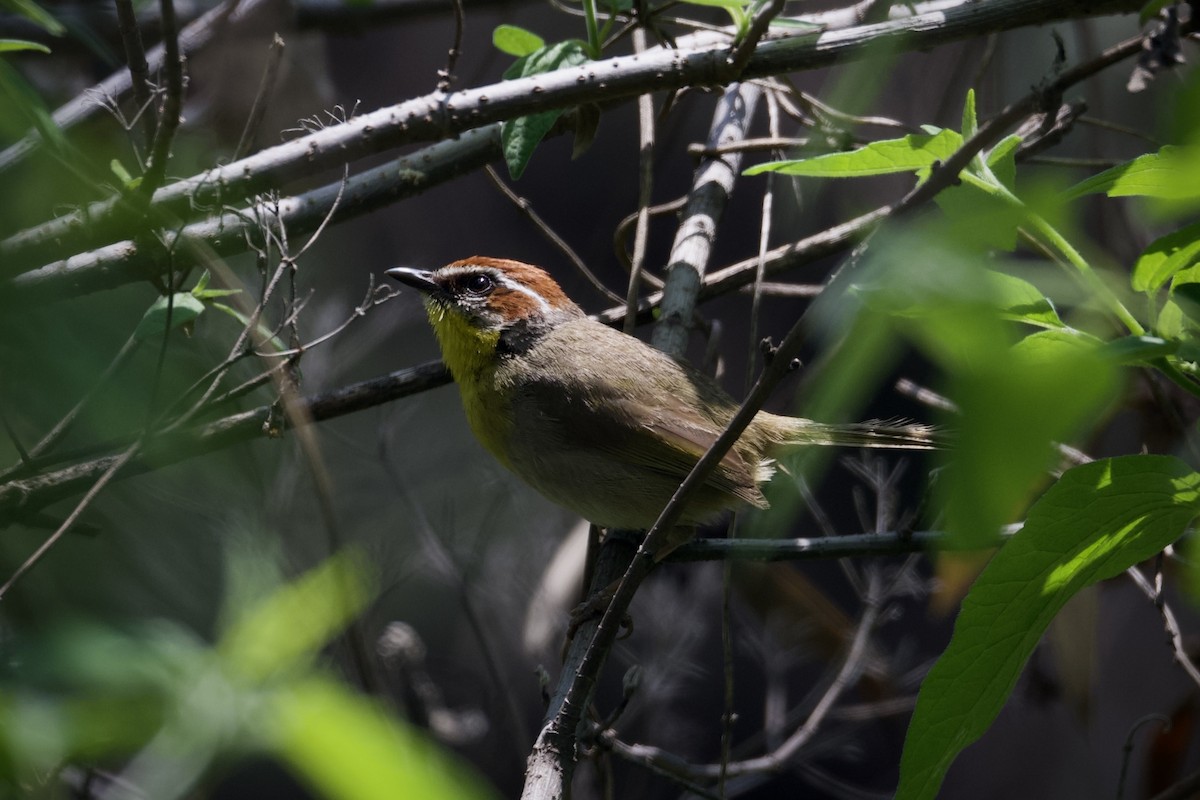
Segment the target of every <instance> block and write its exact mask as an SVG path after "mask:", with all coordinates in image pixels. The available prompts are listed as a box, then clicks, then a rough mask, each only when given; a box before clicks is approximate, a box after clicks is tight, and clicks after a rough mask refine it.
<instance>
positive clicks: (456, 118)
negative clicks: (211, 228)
mask: <svg viewBox="0 0 1200 800" xmlns="http://www.w3.org/2000/svg"><path fill="white" fill-rule="evenodd" d="M1138 6H1139V3H1138V2H1137V0H1101V1H1099V2H1094V3H1088V4H1080V3H1079V2H1077V0H980V1H975V0H972V1H971V2H968V0H961V2H953V3H950V4H947V3H946V2H941V3H930V4H928V5H927V6H926V7H927V8H931V9H936V10H928V11H926V12H924V13H918V14H914V15H912V16H908V17H904V18H900V19H893V20H890V21H887V22H882V23H877V24H872V25H859V26H856V27H853V28H847V29H844V30H831V31H826V32H825V33H823V34H821V35H820V36H819V37H815V38H814V37H811V36H787V37H783V38H775V39H768V40H765V41H763V42H761V43H760V44H759V46H758V47H757V49H756V50H755V51H754V53H753V55H752V56H751V57H750V59H749V61H748V62H747V63H746V67H745V69H744V70H743V72H742V77H743V78H744V79H750V78H755V77H763V76H767V75H776V74H781V73H785V72H790V71H794V70H803V69H812V68H815V67H820V66H826V65H828V64H831V63H833V62H835V61H844V60H846V59H850V58H856V57H861V56H863V55H866V54H867V53H870V52H875V48H877V46H879V45H881V44H882V45H886V46H888V47H892V48H895V49H897V50H916V49H925V48H928V47H932V46H935V45H939V44H945V43H948V42H952V41H957V40H959V39H963V38H966V37H969V36H972V35H974V34H977V33H980V32H982V31H988V32H992V31H1000V30H1008V29H1011V28H1014V27H1020V26H1023V25H1031V24H1039V23H1043V22H1050V21H1055V20H1060V19H1067V18H1074V17H1082V16H1095V15H1100V14H1110V13H1117V12H1122V11H1131V10H1136V9H1137V7H1138ZM728 53H729V50H728V46H727V45H726V44H725V42H724V41H717V42H709V43H706V44H697V45H696V46H694V47H692V48H690V49H679V50H674V49H666V48H655V49H651V50H648V51H647V52H646V53H642V54H640V55H633V56H621V57H617V58H611V59H607V60H604V61H597V62H589V63H587V64H584V65H581V66H579V67H572V68H569V69H564V70H558V71H556V72H551V73H546V74H543V75H536V76H530V77H527V78H522V79H519V80H512V81H505V82H503V83H498V84H492V85H490V86H483V87H479V88H476V89H468V90H464V91H461V92H457V93H455V94H453V95H450V96H449V97H447V96H446V95H444V94H442V93H440V92H434V93H433V94H430V95H426V96H424V97H419V98H415V99H412V100H408V101H405V102H403V103H399V104H397V105H394V106H387V107H384V108H381V109H378V110H376V111H373V112H370V113H367V114H364V115H362V116H359V117H356V118H355V119H353V120H350V121H349V122H346V123H343V124H340V125H334V126H331V127H328V128H325V129H323V130H320V131H316V132H314V133H312V134H310V135H308V136H305V137H303V138H300V139H296V140H294V141H291V142H287V143H285V144H281V145H277V146H275V147H272V148H268V149H266V150H263V151H262V152H260V153H257V154H255V155H253V156H250V157H248V158H244V159H241V160H239V161H234V162H232V163H229V164H226V165H222V166H219V167H215V168H213V169H210V170H208V171H206V172H204V173H202V174H199V175H195V176H192V177H190V178H186V179H184V180H181V181H177V182H175V183H172V184H170V185H168V186H164V187H162V188H161V189H159V190H158V191H157V192H155V194H154V198H153V207H154V208H155V209H156V210H157V211H160V212H165V213H170V214H175V215H178V216H180V217H181V218H186V216H187V215H188V214H189V212H190V209H191V208H193V207H195V205H196V204H200V205H204V204H210V203H214V202H222V203H237V202H241V201H244V200H246V199H247V198H249V197H251V196H252V195H253V194H255V193H257V192H260V191H263V190H265V189H278V188H281V187H283V186H285V185H287V184H288V183H290V182H291V181H293V180H296V179H298V178H301V177H307V176H310V175H312V174H313V173H314V172H315V171H319V170H322V169H329V168H331V167H333V166H335V165H341V164H344V163H346V162H347V161H354V160H357V159H359V158H362V157H364V156H368V155H371V154H374V153H379V152H383V151H385V150H388V149H390V148H393V147H397V146H399V145H402V144H408V143H414V142H421V141H432V140H437V139H441V138H444V137H447V136H452V135H454V134H457V133H461V132H463V131H466V130H469V129H472V128H477V127H480V126H482V125H485V124H488V123H491V122H498V121H502V120H505V119H510V118H513V117H516V116H521V115H524V114H529V113H532V112H538V111H546V110H549V109H552V108H568V107H571V106H574V105H577V104H579V103H583V102H592V103H595V102H612V101H616V100H623V99H627V98H631V97H634V96H636V95H639V94H642V93H645V92H647V91H658V90H663V89H671V88H680V87H684V86H692V85H711V84H712V83H714V82H720V78H721V76H723V75H725V74H726V73H727V70H728V65H727V63H726V59H727V57H728ZM120 205H121V201H120V199H109V200H104V201H100V202H97V203H93V204H91V205H90V206H88V207H87V208H86V209H84V210H81V211H78V212H75V213H72V214H67V215H65V216H63V217H60V218H58V219H55V220H53V221H51V222H47V223H43V224H42V225H39V226H36V227H34V228H30V229H27V230H25V231H21V232H20V233H17V234H15V235H13V236H10V237H9V238H7V239H5V240H4V241H2V242H0V279H3V278H10V277H12V276H13V275H15V274H17V273H18V272H20V271H22V270H24V269H28V268H30V267H33V266H36V265H37V264H38V262H44V261H46V260H50V259H55V258H63V257H65V256H68V255H70V254H72V253H77V252H81V251H83V250H88V249H91V248H94V247H97V246H100V245H102V244H106V243H110V242H112V241H115V240H118V239H124V238H131V237H130V231H129V230H128V228H127V226H126V225H124V224H123V222H122V220H121V219H120V217H121V208H120Z"/></svg>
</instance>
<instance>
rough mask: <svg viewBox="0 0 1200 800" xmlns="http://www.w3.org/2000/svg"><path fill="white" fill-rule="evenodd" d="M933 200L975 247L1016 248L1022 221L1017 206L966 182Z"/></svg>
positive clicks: (937, 195) (1019, 209)
mask: <svg viewBox="0 0 1200 800" xmlns="http://www.w3.org/2000/svg"><path fill="white" fill-rule="evenodd" d="M933 202H934V203H936V204H937V207H938V208H940V209H941V210H942V213H943V214H945V215H946V217H947V218H948V219H950V220H951V221H952V222H953V223H954V224H955V226H956V229H957V231H958V232H959V235H960V236H962V237H963V238H966V239H968V240H970V241H971V242H972V243H973V244H974V245H975V246H977V247H981V248H986V249H992V250H1003V251H1004V252H1011V251H1013V250H1015V249H1016V247H1017V229H1018V228H1019V227H1020V226H1021V224H1022V223H1024V222H1025V214H1024V213H1023V211H1022V209H1021V208H1020V207H1019V206H1016V205H1014V204H1012V203H1009V202H1006V201H1005V200H1004V199H1002V198H1000V197H997V196H996V195H995V194H992V193H990V192H987V191H984V190H982V189H981V188H980V187H979V186H978V185H977V184H975V183H973V182H965V181H964V182H963V183H960V184H959V185H958V186H950V187H948V188H946V189H943V190H942V191H940V192H938V193H937V194H936V195H934V198H933Z"/></svg>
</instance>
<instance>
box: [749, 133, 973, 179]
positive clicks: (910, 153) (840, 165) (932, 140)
mask: <svg viewBox="0 0 1200 800" xmlns="http://www.w3.org/2000/svg"><path fill="white" fill-rule="evenodd" d="M961 145H962V136H960V135H959V134H958V133H956V132H955V131H951V130H944V131H940V132H938V133H936V134H924V133H921V134H910V135H908V136H905V137H903V138H900V139H885V140H883V141H878V142H871V143H870V144H868V145H865V146H863V147H860V148H858V149H857V150H850V151H848V152H845V153H828V154H826V155H821V156H814V157H812V158H801V159H795V160H791V161H772V162H770V163H767V164H756V165H755V166H753V167H750V168H749V169H747V170H746V171H745V173H744V174H746V175H759V174H761V173H764V172H780V173H783V174H784V175H807V176H810V177H816V178H862V177H866V176H869V175H891V174H893V173H896V172H918V171H920V170H923V169H928V168H929V167H931V166H932V165H933V164H934V163H935V162H938V161H945V160H946V158H948V157H949V156H950V154H951V153H953V152H954V151H955V150H957V149H958V148H959V147H960V146H961Z"/></svg>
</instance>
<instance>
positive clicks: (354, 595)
mask: <svg viewBox="0 0 1200 800" xmlns="http://www.w3.org/2000/svg"><path fill="white" fill-rule="evenodd" d="M369 599H370V591H369V589H368V580H367V577H366V575H365V570H364V569H363V567H362V564H361V562H360V560H359V559H358V557H357V556H356V555H355V554H354V553H340V554H338V555H336V556H333V557H331V558H329V559H327V560H326V561H325V562H323V563H322V564H321V565H320V566H319V567H316V568H315V569H313V570H312V571H310V572H307V573H305V574H304V575H302V576H301V577H299V578H297V579H296V580H295V581H293V582H291V583H289V584H287V585H286V586H282V587H280V588H279V589H276V590H275V591H274V592H272V593H271V594H270V595H269V596H268V597H267V598H266V599H264V600H262V601H261V602H260V603H259V604H258V605H257V606H254V607H252V608H250V609H247V610H246V611H245V613H243V614H241V615H240V616H239V617H238V618H237V619H236V620H235V621H234V622H233V624H232V625H231V626H230V627H229V629H228V630H227V631H225V633H224V634H223V635H222V637H221V641H220V642H219V644H218V645H217V649H218V651H219V652H220V654H221V656H222V658H223V659H224V660H225V662H226V663H227V664H228V665H229V666H230V667H232V668H233V669H234V670H236V671H237V672H238V673H240V674H242V675H244V676H245V677H247V678H248V679H250V680H251V681H255V682H259V681H265V680H267V679H268V678H270V677H272V676H273V675H275V674H278V673H281V672H284V671H287V670H291V669H295V668H296V667H298V666H304V665H307V664H308V663H309V661H310V660H311V659H312V657H313V656H314V655H315V654H316V652H317V651H318V650H319V649H320V648H322V647H324V646H325V644H326V643H327V642H328V641H329V640H330V639H331V638H333V636H335V635H336V634H337V633H338V632H339V631H341V630H342V628H344V627H345V626H346V624H347V623H349V621H350V620H352V619H354V617H356V616H357V615H358V614H359V613H360V612H361V611H362V609H363V608H364V607H365V606H366V604H367V601H368V600H369Z"/></svg>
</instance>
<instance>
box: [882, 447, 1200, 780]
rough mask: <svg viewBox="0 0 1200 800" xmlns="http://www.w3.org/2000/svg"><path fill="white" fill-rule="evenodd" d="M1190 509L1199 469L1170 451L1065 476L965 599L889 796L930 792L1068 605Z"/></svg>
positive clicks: (1186, 519)
mask: <svg viewBox="0 0 1200 800" xmlns="http://www.w3.org/2000/svg"><path fill="white" fill-rule="evenodd" d="M1198 513H1200V474H1197V473H1196V472H1193V471H1192V469H1191V468H1190V467H1188V466H1187V465H1186V464H1184V463H1183V462H1182V461H1180V460H1178V459H1176V458H1172V457H1169V456H1124V457H1121V458H1113V459H1106V460H1103V461H1095V462H1093V463H1090V464H1085V465H1083V466H1080V467H1076V468H1074V469H1072V470H1069V471H1068V472H1066V473H1064V474H1063V476H1062V478H1060V479H1059V481H1058V482H1057V483H1056V484H1055V485H1054V486H1052V487H1051V488H1050V489H1049V490H1047V491H1046V493H1045V494H1044V495H1043V496H1042V497H1041V499H1039V500H1038V501H1037V503H1035V504H1034V505H1033V507H1032V508H1030V510H1029V515H1028V518H1027V520H1026V522H1025V526H1024V528H1023V529H1022V530H1021V531H1020V532H1019V533H1018V534H1016V535H1015V536H1014V537H1013V538H1012V539H1011V540H1010V541H1009V542H1008V543H1007V544H1006V545H1005V546H1004V547H1003V548H1002V549H1001V550H1000V551H999V552H998V553H997V554H996V556H995V557H994V558H993V559H992V560H991V562H990V563H989V564H988V566H987V568H986V569H985V570H984V571H983V573H982V574H981V575H980V576H979V579H978V580H977V581H976V582H975V585H974V586H973V587H972V589H971V591H970V592H969V593H968V594H967V597H966V599H964V601H963V606H962V612H961V613H960V614H959V617H958V621H957V622H956V623H955V626H954V636H953V638H952V639H951V641H950V646H949V647H948V648H947V649H946V652H945V653H944V654H943V655H942V657H941V658H940V659H938V662H937V663H936V664H935V665H934V667H933V669H932V670H930V672H929V675H928V677H926V678H925V682H924V683H923V684H922V686H921V691H920V694H919V695H918V697H917V706H916V709H915V711H914V712H913V718H912V722H911V723H910V725H909V731H908V737H907V739H906V741H905V745H904V755H903V757H902V759H901V762H900V786H899V788H898V789H897V791H896V798H897V800H916V799H917V798H933V797H935V796H936V794H937V791H938V787H939V786H941V783H942V780H943V778H944V777H945V774H946V770H947V769H949V767H950V764H951V763H952V762H953V761H954V759H955V757H957V755H958V753H959V752H961V751H962V749H963V748H964V747H966V746H967V745H969V744H971V743H972V742H974V741H975V740H976V739H978V738H979V737H980V736H982V735H983V733H984V731H986V730H987V728H988V726H989V725H991V723H992V720H994V719H995V718H996V715H997V714H998V713H999V712H1000V709H1001V708H1002V707H1003V705H1004V703H1005V701H1006V700H1007V699H1008V696H1009V694H1010V693H1011V691H1012V688H1013V686H1014V685H1015V684H1016V681H1017V678H1018V677H1019V675H1020V673H1021V670H1022V668H1023V667H1024V665H1025V662H1026V661H1027V660H1028V658H1029V655H1030V653H1032V652H1033V648H1034V647H1035V646H1036V645H1037V643H1038V641H1039V640H1040V639H1041V637H1042V633H1043V632H1044V631H1045V630H1046V627H1047V626H1048V625H1049V624H1050V621H1051V620H1052V619H1053V618H1054V615H1055V614H1056V613H1057V612H1058V610H1059V609H1060V608H1062V607H1063V605H1064V604H1065V603H1066V602H1067V600H1069V599H1070V598H1071V597H1072V596H1073V595H1074V594H1075V593H1076V592H1078V591H1079V590H1080V589H1082V588H1084V587H1086V586H1089V585H1091V584H1093V583H1095V582H1097V581H1101V580H1104V579H1106V578H1111V577H1113V576H1115V575H1118V574H1120V573H1121V572H1123V571H1124V570H1126V569H1128V568H1129V567H1131V566H1133V565H1135V564H1137V563H1138V562H1140V561H1143V560H1145V559H1147V558H1150V557H1152V556H1153V555H1155V554H1156V553H1158V552H1160V551H1161V550H1162V549H1163V548H1164V547H1166V546H1167V545H1169V544H1171V543H1172V542H1174V541H1175V540H1176V539H1178V538H1179V537H1180V536H1181V535H1182V534H1183V532H1184V530H1185V528H1186V527H1187V525H1188V523H1190V522H1191V521H1192V519H1194V518H1195V517H1196V515H1197V514H1198Z"/></svg>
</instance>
